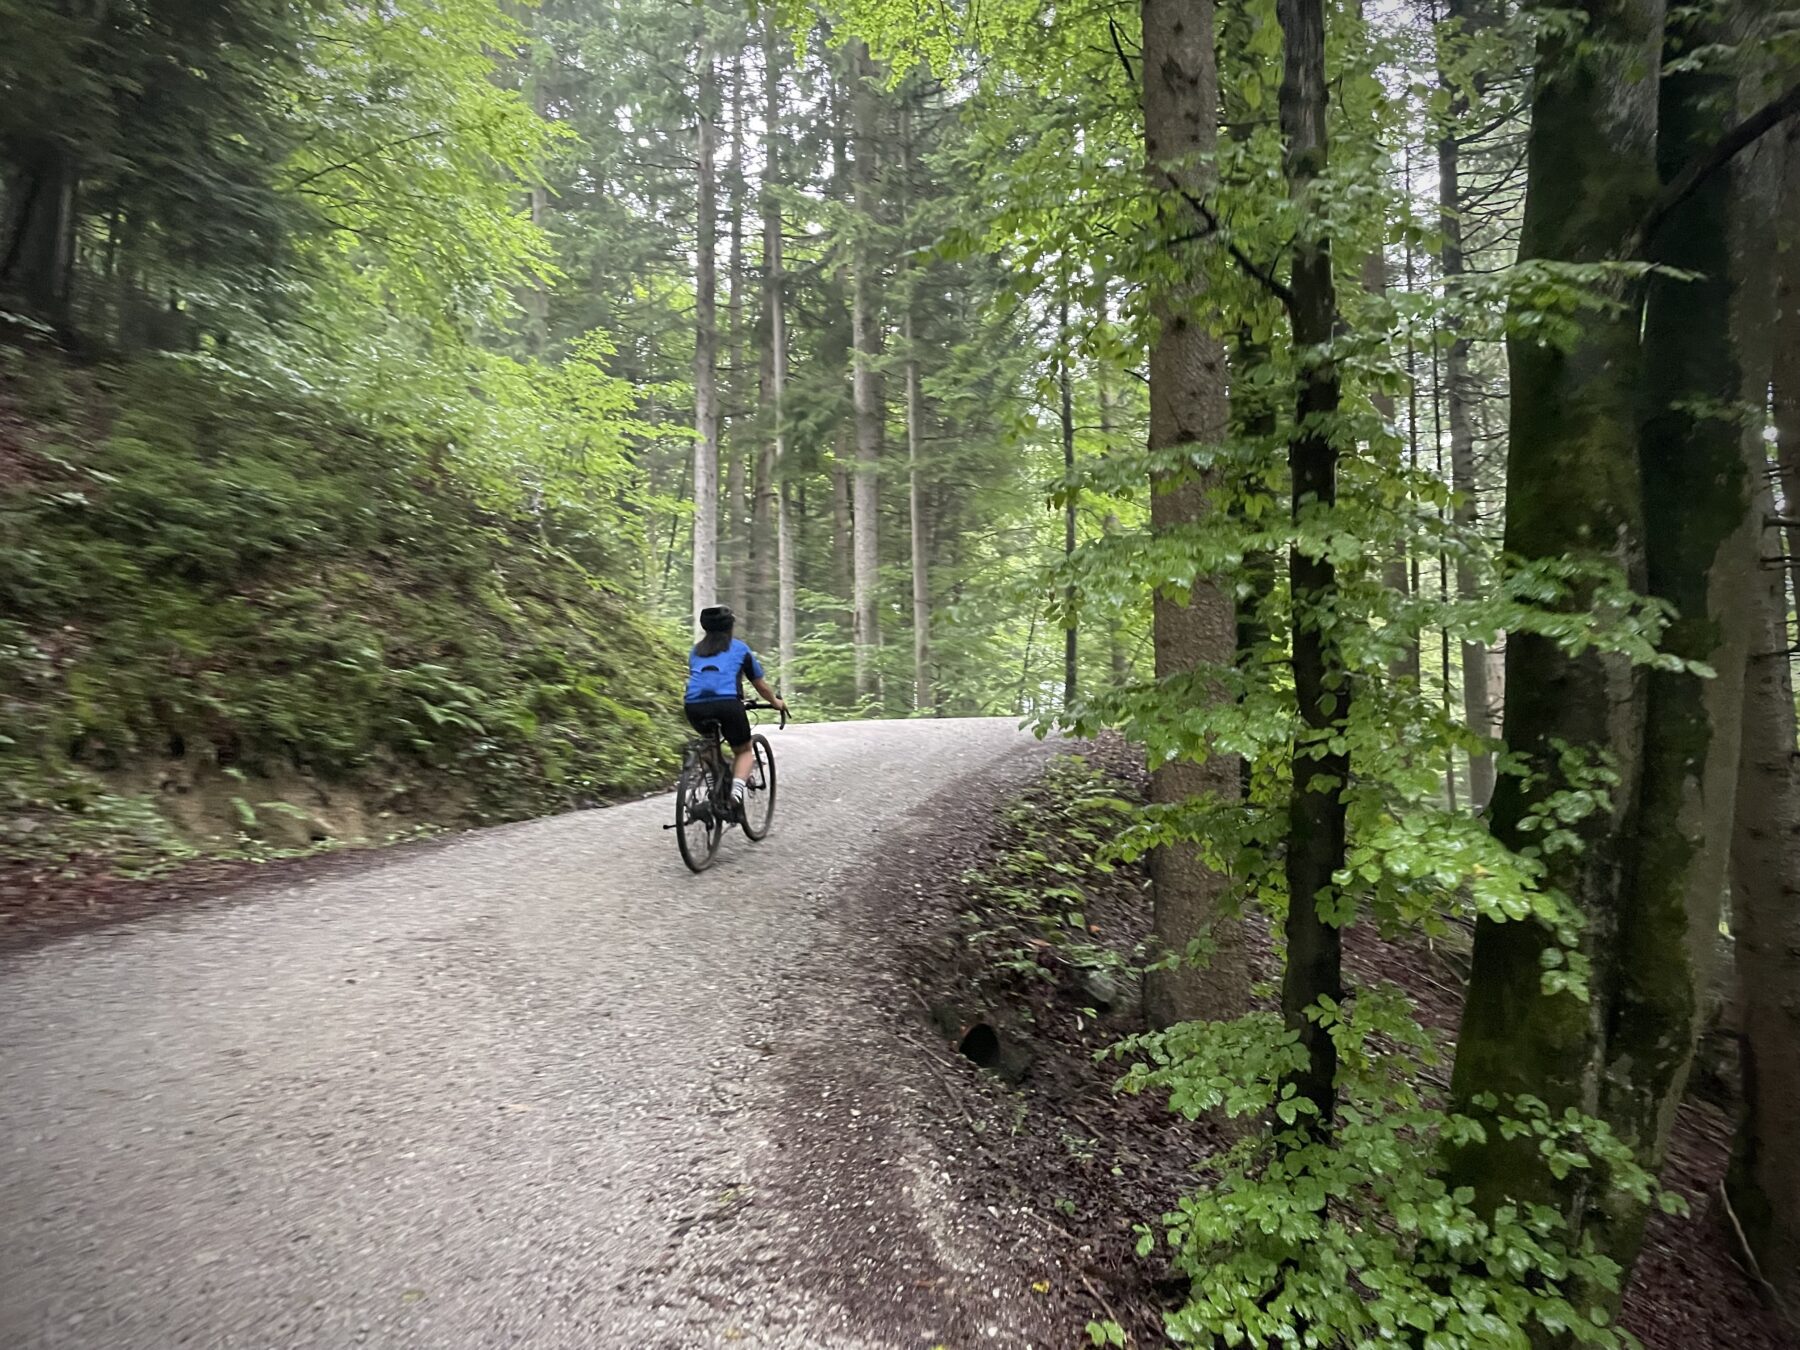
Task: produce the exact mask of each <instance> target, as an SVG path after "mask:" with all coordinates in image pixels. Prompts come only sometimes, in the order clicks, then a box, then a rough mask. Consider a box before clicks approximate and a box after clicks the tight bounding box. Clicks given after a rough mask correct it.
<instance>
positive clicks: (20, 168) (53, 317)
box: [0, 136, 77, 327]
mask: <svg viewBox="0 0 1800 1350" xmlns="http://www.w3.org/2000/svg"><path fill="white" fill-rule="evenodd" d="M76 178H77V175H76V168H75V157H74V154H73V153H72V152H71V151H70V149H69V147H68V146H67V145H65V144H64V143H63V142H62V140H61V139H59V138H58V137H55V136H34V137H32V138H30V139H29V140H28V141H27V142H26V144H25V147H24V150H23V152H22V153H20V154H19V156H18V163H17V166H16V169H15V172H14V174H13V175H12V181H11V182H9V183H8V184H7V192H6V201H7V208H8V209H7V221H6V226H7V233H6V251H5V253H4V254H0V291H7V292H10V293H12V294H14V295H17V296H18V297H19V298H20V299H21V300H22V301H23V302H24V303H25V307H26V308H27V309H28V310H30V312H31V313H33V314H35V315H36V316H37V317H39V318H41V319H44V320H45V321H47V322H49V323H52V324H55V325H57V326H58V327H66V326H67V324H68V320H69V306H70V301H71V299H72V297H71V295H70V282H71V279H72V277H73V269H74V261H75V189H76Z"/></svg>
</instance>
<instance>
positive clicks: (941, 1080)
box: [900, 1034, 987, 1153]
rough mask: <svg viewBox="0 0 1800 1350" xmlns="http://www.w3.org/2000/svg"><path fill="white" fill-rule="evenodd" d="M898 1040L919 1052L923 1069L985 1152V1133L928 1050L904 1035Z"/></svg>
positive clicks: (977, 1144)
mask: <svg viewBox="0 0 1800 1350" xmlns="http://www.w3.org/2000/svg"><path fill="white" fill-rule="evenodd" d="M900 1039H901V1040H903V1041H905V1042H906V1043H907V1044H908V1045H910V1046H911V1047H912V1048H913V1049H915V1050H917V1051H918V1052H919V1058H920V1059H921V1060H923V1061H924V1064H925V1067H926V1068H928V1069H930V1070H931V1076H932V1077H933V1078H935V1079H937V1080H938V1086H939V1087H941V1088H942V1089H943V1090H944V1096H945V1097H947V1098H949V1100H950V1103H951V1105H953V1106H955V1107H956V1109H957V1111H958V1112H960V1113H961V1115H962V1118H963V1120H964V1121H966V1122H967V1123H968V1126H969V1133H970V1134H972V1135H974V1136H975V1146H976V1147H977V1148H979V1149H981V1150H982V1152H984V1153H985V1152H987V1137H986V1136H987V1131H985V1130H984V1129H983V1128H982V1127H981V1126H980V1125H977V1124H976V1123H975V1117H974V1116H973V1115H971V1114H970V1112H969V1108H968V1107H967V1106H966V1105H964V1104H963V1099H962V1096H961V1094H959V1093H958V1092H957V1091H956V1089H955V1088H953V1087H952V1086H951V1085H950V1080H949V1079H948V1078H946V1077H945V1076H944V1073H943V1071H942V1070H941V1069H939V1068H938V1066H937V1065H936V1064H935V1063H934V1062H933V1060H932V1054H931V1050H930V1048H929V1047H927V1046H924V1045H921V1044H920V1043H919V1042H918V1041H915V1040H914V1039H913V1038H912V1037H911V1036H907V1035H905V1034H902V1035H901V1036H900Z"/></svg>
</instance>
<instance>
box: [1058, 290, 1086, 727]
mask: <svg viewBox="0 0 1800 1350" xmlns="http://www.w3.org/2000/svg"><path fill="white" fill-rule="evenodd" d="M1056 321H1057V364H1056V384H1057V394H1058V403H1059V404H1060V409H1059V411H1060V415H1061V420H1062V451H1063V491H1064V492H1065V493H1066V494H1067V499H1066V500H1065V501H1064V502H1063V561H1064V562H1065V563H1067V562H1071V561H1073V560H1074V557H1075V509H1076V496H1075V381H1074V376H1073V374H1072V373H1071V370H1070V365H1071V363H1072V361H1073V353H1072V352H1071V351H1070V350H1069V344H1070V341H1071V338H1070V336H1069V296H1068V282H1067V279H1066V278H1065V280H1064V289H1063V295H1062V299H1061V303H1060V305H1059V306H1058V308H1057V311H1056ZM1063 603H1064V605H1065V607H1066V608H1067V611H1068V612H1067V613H1066V614H1065V615H1064V619H1063V622H1064V624H1065V625H1066V626H1065V627H1064V629H1063V707H1065V708H1067V707H1069V706H1070V705H1071V704H1073V703H1074V702H1075V689H1076V685H1077V683H1078V679H1079V675H1080V669H1079V663H1078V660H1077V658H1078V656H1079V649H1078V647H1077V640H1078V638H1079V636H1080V635H1079V634H1078V633H1077V632H1076V627H1075V603H1076V594H1075V586H1074V583H1073V582H1071V583H1070V585H1069V588H1068V591H1067V593H1066V594H1065V595H1064V596H1063Z"/></svg>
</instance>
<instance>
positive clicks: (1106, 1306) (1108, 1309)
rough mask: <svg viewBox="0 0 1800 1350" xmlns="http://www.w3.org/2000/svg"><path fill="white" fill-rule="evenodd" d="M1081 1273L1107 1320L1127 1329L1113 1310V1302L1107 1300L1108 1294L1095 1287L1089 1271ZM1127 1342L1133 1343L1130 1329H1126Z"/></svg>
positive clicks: (1083, 1280) (1082, 1280) (1083, 1281)
mask: <svg viewBox="0 0 1800 1350" xmlns="http://www.w3.org/2000/svg"><path fill="white" fill-rule="evenodd" d="M1080 1274H1081V1282H1082V1283H1083V1284H1084V1285H1086V1286H1087V1291H1088V1293H1090V1294H1092V1295H1093V1296H1094V1301H1095V1302H1096V1303H1098V1304H1099V1305H1100V1311H1102V1312H1103V1313H1105V1314H1106V1320H1107V1321H1109V1322H1111V1323H1112V1324H1113V1325H1114V1326H1116V1327H1117V1328H1119V1330H1120V1331H1125V1324H1124V1323H1123V1322H1121V1321H1120V1320H1119V1315H1118V1314H1117V1313H1116V1312H1114V1311H1113V1307H1112V1304H1110V1303H1108V1302H1107V1301H1106V1295H1105V1294H1103V1293H1101V1292H1100V1291H1099V1290H1098V1289H1096V1288H1095V1287H1094V1282H1093V1281H1092V1280H1090V1279H1089V1278H1088V1277H1087V1272H1086V1271H1085V1270H1084V1271H1081V1272H1080ZM1125 1343H1126V1344H1127V1345H1129V1344H1130V1343H1131V1333H1130V1332H1129V1331H1125Z"/></svg>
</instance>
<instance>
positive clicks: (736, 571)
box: [725, 50, 764, 636]
mask: <svg viewBox="0 0 1800 1350" xmlns="http://www.w3.org/2000/svg"><path fill="white" fill-rule="evenodd" d="M725 178H726V201H727V203H728V204H727V207H726V210H727V211H728V212H729V213H730V225H729V227H728V236H729V238H730V240H731V248H730V252H729V253H728V255H727V261H726V264H725V273H726V278H727V281H728V284H729V285H730V288H731V289H730V291H729V292H728V293H727V296H726V301H725V315H726V319H725V323H726V332H727V334H728V335H729V336H728V339H727V345H726V350H725V375H726V379H725V387H726V390H727V391H728V405H729V406H728V412H729V416H730V425H731V439H730V442H729V454H730V457H731V458H730V463H731V467H730V470H729V471H728V473H727V485H726V490H725V499H726V503H727V508H728V510H729V513H730V514H729V520H728V522H727V527H726V530H725V548H726V553H727V565H728V567H729V569H730V570H729V575H730V577H731V592H730V594H731V601H730V604H731V608H732V609H733V610H735V611H736V613H737V616H738V631H739V632H742V633H745V634H747V635H753V636H754V635H758V632H759V630H758V628H757V625H758V623H759V622H761V621H762V620H763V618H764V616H762V615H760V614H752V613H751V611H750V590H751V586H750V568H751V552H750V475H751V471H752V469H753V467H754V465H755V461H756V458H757V456H758V455H759V453H760V448H759V447H758V446H757V445H755V444H753V443H752V441H751V439H750V437H748V436H746V435H745V434H744V428H745V425H746V422H747V420H748V419H747V418H746V417H745V416H744V411H745V409H744V403H745V399H744V365H745V361H744V353H745V351H746V349H747V344H746V342H745V334H744V291H745V289H746V287H747V277H746V275H745V271H744V207H745V198H746V196H747V195H748V193H747V191H746V186H747V185H746V183H745V181H744V56H743V52H742V50H740V51H739V52H738V53H737V54H736V56H734V57H733V58H732V62H731V156H730V158H729V159H727V160H726V168H725Z"/></svg>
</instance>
